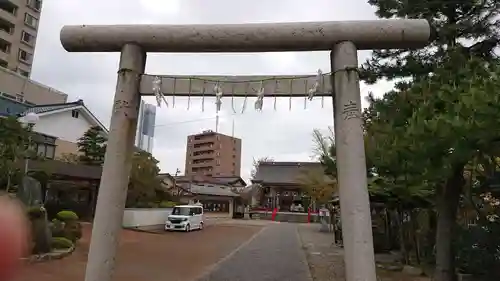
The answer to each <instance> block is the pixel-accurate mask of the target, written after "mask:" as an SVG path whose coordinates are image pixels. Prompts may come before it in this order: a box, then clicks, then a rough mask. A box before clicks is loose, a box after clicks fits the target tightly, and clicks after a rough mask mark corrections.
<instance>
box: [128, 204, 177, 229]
mask: <svg viewBox="0 0 500 281" xmlns="http://www.w3.org/2000/svg"><path fill="white" fill-rule="evenodd" d="M171 212H172V209H171V208H164V209H133V208H130V209H125V212H124V213H123V222H122V226H123V227H144V226H155V225H164V224H165V222H166V221H167V218H168V215H170V213H171Z"/></svg>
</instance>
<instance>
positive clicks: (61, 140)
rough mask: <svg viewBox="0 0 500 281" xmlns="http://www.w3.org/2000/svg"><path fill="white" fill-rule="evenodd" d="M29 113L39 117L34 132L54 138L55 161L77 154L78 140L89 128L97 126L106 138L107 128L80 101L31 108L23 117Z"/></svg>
mask: <svg viewBox="0 0 500 281" xmlns="http://www.w3.org/2000/svg"><path fill="white" fill-rule="evenodd" d="M29 112H34V113H36V114H37V115H38V117H39V120H38V122H37V123H36V124H35V125H34V127H33V131H34V132H37V133H40V134H43V135H46V136H52V137H55V138H56V140H55V146H56V149H55V153H54V157H55V158H56V159H59V158H62V157H64V156H65V155H69V154H78V153H79V152H78V145H77V143H78V139H79V138H80V137H82V136H83V134H85V132H87V130H89V129H90V128H91V127H93V126H99V127H101V128H102V130H103V133H104V134H105V135H106V136H107V133H108V130H107V128H106V127H104V125H103V124H102V123H101V122H99V120H98V119H97V118H96V117H95V116H94V115H93V114H92V112H90V110H89V109H88V108H87V107H86V106H85V104H84V103H83V101H82V100H78V101H76V102H70V103H59V104H48V105H40V106H33V107H30V108H29V109H27V110H26V111H25V112H23V115H24V114H27V113H29ZM21 118H22V117H21Z"/></svg>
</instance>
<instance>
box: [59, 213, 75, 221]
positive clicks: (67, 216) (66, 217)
mask: <svg viewBox="0 0 500 281" xmlns="http://www.w3.org/2000/svg"><path fill="white" fill-rule="evenodd" d="M56 217H57V218H58V219H59V220H62V221H64V222H69V221H77V220H78V219H79V218H78V215H77V214H76V213H75V212H73V211H60V212H59V213H57V215H56Z"/></svg>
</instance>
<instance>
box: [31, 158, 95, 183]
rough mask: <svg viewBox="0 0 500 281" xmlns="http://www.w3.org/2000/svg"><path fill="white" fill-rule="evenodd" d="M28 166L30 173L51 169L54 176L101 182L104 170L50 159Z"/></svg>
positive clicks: (34, 162) (33, 162)
mask: <svg viewBox="0 0 500 281" xmlns="http://www.w3.org/2000/svg"><path fill="white" fill-rule="evenodd" d="M28 165H29V170H30V171H37V170H46V169H49V170H50V173H51V174H53V175H59V176H66V177H70V178H81V179H89V180H99V179H100V178H101V174H102V168H101V167H100V166H87V165H77V164H71V163H65V162H62V161H58V160H50V159H46V160H44V161H29V162H28Z"/></svg>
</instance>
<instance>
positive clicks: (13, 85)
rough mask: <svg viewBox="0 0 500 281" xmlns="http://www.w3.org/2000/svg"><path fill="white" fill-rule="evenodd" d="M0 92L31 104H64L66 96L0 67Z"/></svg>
mask: <svg viewBox="0 0 500 281" xmlns="http://www.w3.org/2000/svg"><path fill="white" fill-rule="evenodd" d="M0 91H1V92H4V93H6V94H8V95H10V96H13V97H14V98H15V99H17V100H18V101H23V100H25V101H28V102H30V103H33V104H37V105H39V104H51V103H65V102H66V101H67V99H68V95H67V94H65V93H63V92H60V91H58V90H55V89H52V88H50V87H48V86H45V85H43V84H40V83H38V82H35V81H33V80H29V79H27V78H26V77H24V76H22V75H20V74H18V73H15V72H13V71H10V70H7V69H4V68H1V67H0Z"/></svg>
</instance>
